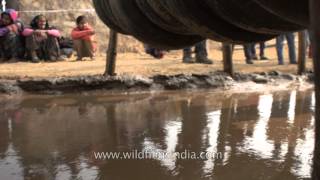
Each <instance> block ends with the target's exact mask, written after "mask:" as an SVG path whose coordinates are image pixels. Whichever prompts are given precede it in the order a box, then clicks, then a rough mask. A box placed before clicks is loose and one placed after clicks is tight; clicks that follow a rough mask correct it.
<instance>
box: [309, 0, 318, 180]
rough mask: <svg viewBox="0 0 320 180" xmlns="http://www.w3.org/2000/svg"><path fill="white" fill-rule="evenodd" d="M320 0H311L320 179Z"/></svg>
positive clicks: (315, 175) (315, 166)
mask: <svg viewBox="0 0 320 180" xmlns="http://www.w3.org/2000/svg"><path fill="white" fill-rule="evenodd" d="M319 16H320V1H319V0H310V17H311V29H312V32H311V35H312V38H311V39H312V47H313V50H314V51H313V66H314V83H315V92H316V93H315V94H316V110H315V111H316V112H315V150H314V159H313V171H312V179H313V180H320V51H319V50H320V36H319V34H320V21H319Z"/></svg>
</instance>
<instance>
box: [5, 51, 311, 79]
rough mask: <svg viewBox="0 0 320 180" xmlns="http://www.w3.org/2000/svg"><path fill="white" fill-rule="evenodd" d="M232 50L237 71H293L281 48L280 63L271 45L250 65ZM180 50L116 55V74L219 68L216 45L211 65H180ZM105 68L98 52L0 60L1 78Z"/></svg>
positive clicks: (90, 72) (74, 73)
mask: <svg viewBox="0 0 320 180" xmlns="http://www.w3.org/2000/svg"><path fill="white" fill-rule="evenodd" d="M236 49H237V50H236V51H235V53H234V66H235V70H236V71H238V72H247V73H250V72H263V71H271V70H278V71H282V72H290V73H296V71H297V66H296V65H288V59H287V51H286V49H285V53H284V55H285V63H286V65H284V66H278V65H277V58H276V51H275V48H274V47H271V48H267V49H266V56H268V57H269V58H270V60H269V61H255V64H254V65H246V64H245V62H244V55H243V50H242V49H241V48H240V46H239V47H237V48H236ZM181 56H182V54H181V51H172V52H170V53H168V54H167V55H166V56H165V58H164V59H162V60H156V59H153V58H152V57H150V56H149V55H147V54H144V53H140V54H139V53H125V54H118V60H117V69H116V72H117V73H118V74H126V75H142V76H152V75H156V74H167V75H173V74H181V73H187V74H188V73H198V74H202V73H208V72H210V71H216V70H222V69H223V68H222V53H221V51H220V50H218V49H217V48H211V49H210V52H209V57H210V58H211V59H213V60H214V65H202V64H183V63H182V62H181V61H182V60H181ZM307 67H308V68H311V67H312V63H311V60H310V59H308V63H307ZM104 68H105V56H103V55H100V56H98V57H97V58H96V60H94V61H90V60H87V61H82V62H76V61H75V57H72V58H70V59H68V60H67V61H64V62H55V63H44V62H43V63H39V64H33V63H27V62H18V63H3V64H0V77H1V78H10V79H11V78H24V77H56V76H78V75H97V74H103V72H104Z"/></svg>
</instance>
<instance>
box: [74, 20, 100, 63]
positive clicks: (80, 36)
mask: <svg viewBox="0 0 320 180" xmlns="http://www.w3.org/2000/svg"><path fill="white" fill-rule="evenodd" d="M76 24H77V27H75V28H74V29H73V30H72V32H71V37H72V39H73V44H74V46H73V47H74V50H75V51H76V52H77V60H78V61H81V60H82V58H84V57H90V58H91V60H93V59H94V55H95V52H96V50H97V45H96V42H95V40H94V34H95V31H94V30H93V28H92V27H91V26H90V25H89V23H88V19H87V17H86V16H79V17H78V18H77V20H76Z"/></svg>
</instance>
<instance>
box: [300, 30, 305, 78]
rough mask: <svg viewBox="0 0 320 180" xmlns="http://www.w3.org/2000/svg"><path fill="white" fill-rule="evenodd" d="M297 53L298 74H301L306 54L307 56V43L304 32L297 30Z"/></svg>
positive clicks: (303, 69) (303, 70)
mask: <svg viewBox="0 0 320 180" xmlns="http://www.w3.org/2000/svg"><path fill="white" fill-rule="evenodd" d="M298 36H299V54H298V74H299V75H302V74H303V73H305V72H306V56H307V43H306V32H305V31H300V32H299V35H298Z"/></svg>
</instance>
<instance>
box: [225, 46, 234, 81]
mask: <svg viewBox="0 0 320 180" xmlns="http://www.w3.org/2000/svg"><path fill="white" fill-rule="evenodd" d="M222 51H223V68H224V72H226V73H229V74H230V76H233V73H234V70H233V64H232V45H231V44H229V43H223V44H222Z"/></svg>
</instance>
